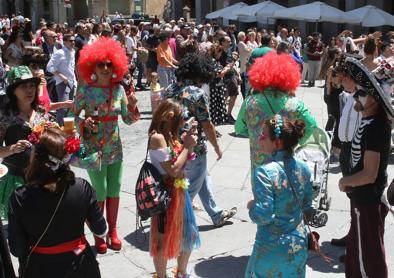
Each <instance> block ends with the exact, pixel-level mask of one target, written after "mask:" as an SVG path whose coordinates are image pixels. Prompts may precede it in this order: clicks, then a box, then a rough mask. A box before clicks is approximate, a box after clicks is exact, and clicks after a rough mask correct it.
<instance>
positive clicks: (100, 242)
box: [94, 202, 107, 254]
mask: <svg viewBox="0 0 394 278" xmlns="http://www.w3.org/2000/svg"><path fill="white" fill-rule="evenodd" d="M97 203H98V205H99V207H100V208H101V213H102V214H104V202H97ZM94 246H95V247H96V251H97V253H99V254H105V253H107V243H105V240H104V239H103V238H101V237H97V236H94Z"/></svg>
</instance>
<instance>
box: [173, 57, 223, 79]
mask: <svg viewBox="0 0 394 278" xmlns="http://www.w3.org/2000/svg"><path fill="white" fill-rule="evenodd" d="M176 76H177V78H178V79H179V80H182V81H185V80H190V81H192V82H193V83H198V82H201V83H210V82H211V81H212V79H213V78H214V76H215V74H214V63H213V61H212V58H211V57H210V56H209V55H207V54H203V53H200V54H196V53H188V54H186V55H185V57H183V58H182V59H181V60H180V65H179V68H178V69H177V70H176Z"/></svg>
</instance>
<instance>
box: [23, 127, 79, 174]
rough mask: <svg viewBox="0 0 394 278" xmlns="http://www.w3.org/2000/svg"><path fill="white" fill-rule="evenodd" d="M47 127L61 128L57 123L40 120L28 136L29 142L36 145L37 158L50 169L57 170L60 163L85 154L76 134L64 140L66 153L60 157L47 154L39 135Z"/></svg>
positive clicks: (68, 161) (65, 162)
mask: <svg viewBox="0 0 394 278" xmlns="http://www.w3.org/2000/svg"><path fill="white" fill-rule="evenodd" d="M49 128H56V129H59V130H61V128H60V127H59V125H58V124H57V123H54V122H48V121H42V122H40V123H39V124H38V125H36V126H35V127H34V128H33V129H32V132H31V134H30V135H29V136H28V140H29V142H30V143H32V144H33V145H35V146H36V156H37V158H38V159H39V160H41V161H43V162H45V166H47V167H48V168H50V169H51V170H52V171H57V170H58V169H59V168H60V167H61V166H62V165H64V164H68V163H70V162H71V160H72V159H73V158H75V157H79V158H83V157H84V156H85V154H86V152H85V147H84V145H83V144H82V143H81V140H80V139H79V138H78V137H76V136H70V137H67V138H66V140H65V142H64V150H65V151H66V154H65V156H64V157H63V158H62V159H59V158H57V157H54V156H52V155H49V154H48V152H47V150H46V149H45V147H44V146H43V145H42V144H40V138H41V135H42V134H43V132H44V131H45V130H46V129H49Z"/></svg>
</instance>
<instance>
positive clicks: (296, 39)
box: [287, 28, 302, 57]
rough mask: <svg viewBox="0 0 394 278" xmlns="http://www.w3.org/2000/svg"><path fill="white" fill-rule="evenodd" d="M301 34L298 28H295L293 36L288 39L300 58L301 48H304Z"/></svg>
mask: <svg viewBox="0 0 394 278" xmlns="http://www.w3.org/2000/svg"><path fill="white" fill-rule="evenodd" d="M300 34H301V32H300V30H299V29H298V28H294V31H293V36H290V37H288V38H287V41H288V42H289V43H290V44H291V45H292V46H293V49H294V51H295V52H297V54H298V56H299V57H301V48H302V42H301V37H300Z"/></svg>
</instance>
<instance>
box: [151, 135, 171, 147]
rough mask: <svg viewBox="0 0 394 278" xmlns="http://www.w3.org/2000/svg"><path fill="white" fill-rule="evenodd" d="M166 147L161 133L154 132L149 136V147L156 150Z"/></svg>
mask: <svg viewBox="0 0 394 278" xmlns="http://www.w3.org/2000/svg"><path fill="white" fill-rule="evenodd" d="M166 147H167V142H166V139H165V137H164V135H163V134H160V133H154V134H152V135H151V137H150V142H149V149H151V150H157V149H162V148H166Z"/></svg>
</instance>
